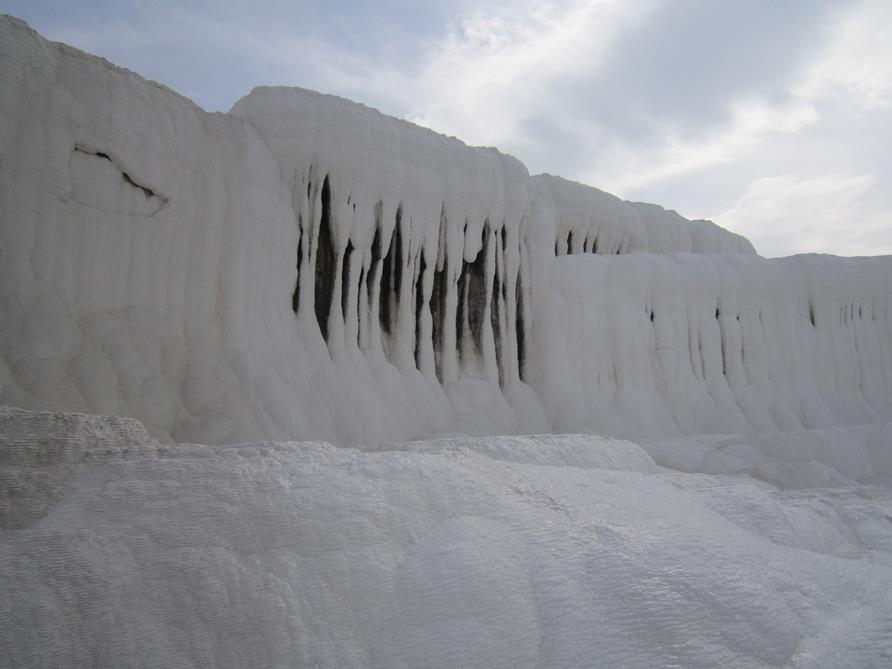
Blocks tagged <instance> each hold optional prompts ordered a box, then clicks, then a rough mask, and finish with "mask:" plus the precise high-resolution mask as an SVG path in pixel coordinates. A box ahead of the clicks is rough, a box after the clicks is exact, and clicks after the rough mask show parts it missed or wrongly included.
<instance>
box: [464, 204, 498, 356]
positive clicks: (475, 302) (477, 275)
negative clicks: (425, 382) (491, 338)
mask: <svg viewBox="0 0 892 669" xmlns="http://www.w3.org/2000/svg"><path fill="white" fill-rule="evenodd" d="M491 235H492V231H491V230H490V227H489V221H487V222H486V223H484V225H483V246H482V247H481V249H480V251H479V252H478V253H477V257H476V258H474V262H472V263H470V264H469V265H468V285H467V298H468V301H467V305H466V308H467V317H468V329H469V330H470V332H471V339H472V340H473V342H474V347H475V348H476V350H477V353H482V352H483V323H484V318H485V313H486V303H487V297H488V296H487V294H486V260H487V257H488V255H489V243H490V237H491Z"/></svg>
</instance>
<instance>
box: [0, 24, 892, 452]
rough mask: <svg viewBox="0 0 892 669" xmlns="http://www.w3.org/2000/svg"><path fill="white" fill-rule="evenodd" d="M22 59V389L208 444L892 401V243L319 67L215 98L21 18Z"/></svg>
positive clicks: (13, 225)
mask: <svg viewBox="0 0 892 669" xmlns="http://www.w3.org/2000/svg"><path fill="white" fill-rule="evenodd" d="M0 56H2V58H0V121H2V122H0V146H2V147H3V156H4V158H3V160H2V161H0V203H2V204H0V254H2V263H0V309H2V316H3V327H2V330H0V402H3V403H6V404H11V405H18V406H24V407H31V408H48V409H56V410H79V411H91V412H96V413H103V414H118V415H128V416H134V417H137V418H139V419H140V420H141V421H143V423H144V424H145V425H146V427H147V428H148V429H149V431H150V433H151V434H152V435H153V436H155V437H158V438H161V439H177V440H195V441H202V442H208V443H221V442H232V441H243V440H250V439H261V438H275V439H283V438H298V437H299V438H322V439H327V440H331V441H333V442H335V443H340V444H355V443H369V442H380V441H387V440H393V439H407V438H416V437H422V436H425V435H429V434H434V433H440V432H449V431H462V432H466V433H470V434H493V433H512V432H514V433H517V432H533V431H536V432H543V431H549V430H585V431H596V432H603V433H611V434H616V435H648V436H651V437H659V436H671V435H677V434H686V433H691V432H703V431H710V432H716V431H717V432H746V433H750V432H765V431H777V430H787V429H795V430H800V429H803V428H811V427H819V426H828V425H841V424H847V423H866V422H872V421H884V420H890V419H892V415H890V410H892V375H890V372H889V370H890V365H892V350H890V330H889V308H888V307H889V299H890V297H889V295H890V291H889V289H888V286H889V285H890V282H889V275H890V266H892V264H890V261H889V260H888V259H873V260H845V261H843V260H834V259H829V258H821V259H802V258H798V259H789V260H784V261H766V260H764V259H762V258H759V257H758V256H756V255H755V254H754V252H753V249H752V246H751V245H750V244H749V242H747V241H746V240H745V239H743V238H741V237H740V236H738V235H734V234H732V233H730V232H728V231H726V230H722V229H721V228H719V227H717V226H715V225H713V224H711V223H709V222H706V221H688V220H686V219H684V218H682V217H681V216H679V215H678V214H676V213H675V212H670V211H665V210H663V209H662V208H660V207H657V206H655V205H645V204H640V203H627V202H622V201H621V200H619V199H617V198H614V197H613V196H611V195H609V194H606V193H603V192H601V191H598V190H596V189H593V188H589V187H586V186H582V185H579V184H573V183H570V182H567V181H564V180H562V179H559V178H557V177H551V176H548V175H542V176H536V177H532V178H531V177H530V176H529V175H528V173H527V170H526V169H525V168H524V166H523V165H522V164H521V163H520V162H519V161H517V160H516V159H514V158H512V157H510V156H506V155H503V154H501V153H499V152H498V151H497V150H495V149H480V148H471V147H468V146H466V145H465V144H463V143H462V142H460V141H459V140H457V139H454V138H447V137H444V136H442V135H439V134H437V133H434V132H432V131H429V130H426V129H423V128H420V127H418V126H414V125H412V124H410V123H407V122H404V121H400V120H397V119H393V118H389V117H387V116H384V115H382V114H380V113H379V112H377V111H375V110H372V109H369V108H367V107H364V106H362V105H358V104H355V103H352V102H349V101H347V100H343V99H340V98H336V97H333V96H328V95H322V94H318V93H313V92H311V91H305V90H301V89H282V88H259V89H256V90H255V91H254V92H252V93H251V94H250V95H248V96H246V97H245V98H243V99H242V100H240V101H239V102H238V103H237V104H236V105H235V106H234V107H233V110H232V112H231V113H229V114H208V113H205V112H204V111H202V110H201V109H200V108H198V107H197V106H195V105H194V104H192V103H191V102H190V101H188V100H186V99H185V98H183V97H181V96H179V95H177V94H176V93H174V92H172V91H170V90H169V89H167V88H165V87H163V86H160V85H158V84H156V83H153V82H148V81H145V80H144V79H142V78H140V77H139V76H138V75H136V74H134V73H132V72H129V71H127V70H123V69H121V68H117V67H115V66H113V65H111V64H110V63H108V62H106V61H104V60H102V59H99V58H95V57H93V56H89V55H87V54H84V53H82V52H80V51H77V50H75V49H71V48H69V47H66V46H64V45H61V44H55V43H51V42H48V41H46V40H44V39H42V38H41V37H40V36H39V35H37V34H36V33H34V32H33V31H31V30H30V29H29V28H28V27H27V26H26V25H25V24H23V23H22V22H20V21H17V20H16V19H12V18H9V17H5V18H2V19H0ZM567 256H569V257H567ZM837 321H838V322H837Z"/></svg>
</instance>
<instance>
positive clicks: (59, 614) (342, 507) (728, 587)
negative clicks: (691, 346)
mask: <svg viewBox="0 0 892 669" xmlns="http://www.w3.org/2000/svg"><path fill="white" fill-rule="evenodd" d="M144 439H145V434H144V432H142V430H141V427H140V426H139V424H138V423H135V422H134V421H130V420H128V419H113V420H111V421H109V420H108V419H100V418H97V417H93V416H82V415H72V414H31V413H27V412H22V411H20V410H5V411H4V412H3V413H2V414H0V481H2V485H0V512H2V513H0V520H2V528H0V583H2V584H3V595H4V596H3V597H2V598H0V649H2V651H3V658H4V662H5V664H6V665H7V666H15V667H41V666H51V667H56V668H65V667H86V666H90V667H116V668H127V667H157V666H163V667H239V666H252V667H294V666H317V667H388V668H389V667H418V666H425V667H456V666H462V667H581V666H622V667H665V666H683V667H718V666H721V667H747V668H753V667H842V666H850V667H883V666H888V664H889V662H890V661H892V654H890V653H892V644H890V640H892V638H890V633H892V598H890V597H889V591H890V588H892V522H890V520H889V519H890V518H892V488H890V487H889V486H888V485H873V486H865V487H846V488H837V489H811V490H800V491H787V492H778V491H775V490H773V489H771V488H770V486H767V484H759V483H758V482H757V481H755V480H753V479H745V478H736V479H732V478H728V477H718V476H708V475H704V474H682V473H671V472H668V471H667V470H662V471H660V470H658V469H657V468H656V466H655V465H654V464H653V462H652V461H651V460H650V458H649V457H648V456H647V455H646V454H645V453H644V452H643V451H642V450H641V449H640V448H639V447H638V446H636V445H634V444H631V443H629V442H622V441H617V440H604V439H602V438H598V437H581V436H573V435H570V436H555V435H552V436H548V437H535V438H528V437H489V438H480V439H468V438H464V439H461V438H449V439H441V440H439V441H437V442H434V443H428V444H418V443H415V444H405V445H401V444H392V445H390V446H388V447H379V448H388V449H390V450H378V451H376V452H363V451H360V450H356V449H352V448H351V449H343V448H335V447H333V446H330V445H328V444H324V443H310V442H292V443H278V444H276V443H256V444H243V445H229V446H198V445H190V444H175V445H160V444H157V443H140V442H142V441H143V440H144Z"/></svg>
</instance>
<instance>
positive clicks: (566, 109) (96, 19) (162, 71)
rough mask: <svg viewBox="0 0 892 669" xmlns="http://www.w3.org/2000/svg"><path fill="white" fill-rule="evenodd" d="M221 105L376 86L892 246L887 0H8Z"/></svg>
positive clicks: (790, 235)
mask: <svg viewBox="0 0 892 669" xmlns="http://www.w3.org/2000/svg"><path fill="white" fill-rule="evenodd" d="M0 11H2V12H3V13H8V14H13V15H15V16H18V17H20V18H23V19H25V20H26V21H28V23H30V24H31V26H32V27H33V28H35V29H36V30H37V31H38V32H40V33H41V34H43V35H44V36H46V37H49V38H50V39H54V40H59V41H63V42H66V43H68V44H71V45H73V46H76V47H79V48H81V49H84V50H86V51H90V52H92V53H95V54H98V55H101V56H104V57H105V58H108V59H109V60H111V61H113V62H115V63H117V64H119V65H122V66H124V67H127V68H130V69H132V70H134V71H136V72H138V73H140V74H141V75H143V76H145V77H147V78H149V79H154V80H156V81H160V82H161V83H164V84H166V85H168V86H170V87H171V88H173V89H175V90H177V91H178V92H180V93H182V94H183V95H186V96H187V97H189V98H191V99H192V100H194V101H195V102H196V103H197V104H199V105H200V106H202V107H203V108H204V109H206V110H208V111H227V110H228V109H229V108H230V107H231V106H232V104H233V103H234V102H235V101H236V100H238V99H239V98H240V97H241V96H243V95H245V94H247V93H248V92H249V91H250V90H251V88H253V87H254V86H256V85H261V84H274V85H294V86H302V87H305V88H311V89H314V90H318V91H322V92H325V93H334V94H337V95H342V96H344V97H348V98H350V99H352V100H356V101H358V102H363V103H365V104H367V105H370V106H373V107H377V108H378V109H380V110H381V111H383V112H385V113H387V114H392V115H394V116H398V117H401V118H405V119H408V120H410V121H413V122H415V123H419V124H421V125H424V126H427V127H429V128H432V129H434V130H436V131H438V132H442V133H445V134H447V135H454V136H456V137H458V138H460V139H462V140H464V141H465V142H466V143H468V144H471V145H477V146H496V147H498V148H499V149H500V150H502V151H504V152H506V153H510V154H512V155H514V156H517V157H518V158H519V159H520V160H521V161H523V162H524V163H525V164H526V166H527V168H528V169H529V171H530V173H531V174H537V173H541V172H547V173H551V174H558V175H560V176H563V177H565V178H568V179H572V180H574V181H579V182H581V183H586V184H590V185H593V186H596V187H598V188H601V189H603V190H607V191H610V192H612V193H615V194H617V195H619V196H621V197H623V198H626V199H630V200H640V201H645V202H655V203H657V204H660V205H662V206H664V207H666V208H668V209H675V210H677V211H678V212H680V213H681V214H683V215H684V216H687V217H689V218H708V219H711V220H714V221H716V222H717V223H719V224H720V225H723V226H725V227H727V228H729V229H731V230H733V231H735V232H738V233H741V234H743V235H745V236H747V237H748V238H749V239H750V240H751V241H752V242H753V243H754V245H755V246H756V249H757V250H758V251H759V252H760V253H761V254H762V255H764V256H768V257H775V256H785V255H791V254H795V253H834V254H837V255H848V256H851V255H879V254H892V151H890V148H892V38H890V37H889V36H890V35H892V1H890V0H846V1H844V2H843V1H839V0H785V1H782V2H778V1H777V0H746V1H742V0H541V1H539V2H527V1H514V2H507V1H504V0H490V1H489V2H474V1H472V0H440V1H437V2H411V1H409V0H376V1H374V2H373V1H371V0H358V1H356V2H340V1H338V0H329V1H328V2H325V1H315V0H308V1H303V0H291V1H285V0H268V1H266V2H259V1H257V0H192V1H188V0H180V1H177V0H151V1H143V0H79V1H77V2H72V1H71V0H0Z"/></svg>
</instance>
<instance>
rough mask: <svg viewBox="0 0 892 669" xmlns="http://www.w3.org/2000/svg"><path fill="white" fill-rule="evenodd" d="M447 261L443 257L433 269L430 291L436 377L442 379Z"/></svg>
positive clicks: (447, 275) (447, 278)
mask: <svg viewBox="0 0 892 669" xmlns="http://www.w3.org/2000/svg"><path fill="white" fill-rule="evenodd" d="M448 281H449V262H448V260H447V259H446V258H444V259H443V268H442V269H438V270H436V271H434V286H433V291H432V293H431V316H432V320H433V336H434V362H435V363H436V366H437V378H438V379H440V382H441V383H442V381H443V348H444V344H445V335H446V328H445V327H444V326H445V324H446V296H447V294H448V285H447V284H448Z"/></svg>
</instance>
